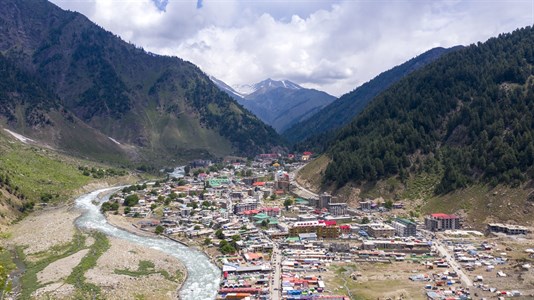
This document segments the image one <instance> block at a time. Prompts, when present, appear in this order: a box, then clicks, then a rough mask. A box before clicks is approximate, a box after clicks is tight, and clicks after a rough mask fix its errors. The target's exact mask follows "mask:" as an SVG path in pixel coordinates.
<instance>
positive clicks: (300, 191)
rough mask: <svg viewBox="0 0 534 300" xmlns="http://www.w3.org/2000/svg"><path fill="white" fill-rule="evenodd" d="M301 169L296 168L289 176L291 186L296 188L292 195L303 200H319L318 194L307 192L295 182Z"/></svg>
mask: <svg viewBox="0 0 534 300" xmlns="http://www.w3.org/2000/svg"><path fill="white" fill-rule="evenodd" d="M302 167H304V166H302ZM302 167H298V168H297V169H296V170H294V171H293V172H291V174H290V175H289V178H290V181H291V184H292V185H293V186H294V187H295V188H296V190H294V191H293V193H295V194H297V195H299V196H300V197H304V198H319V195H318V194H316V193H314V192H312V191H310V190H308V189H307V188H305V187H303V186H302V185H300V184H299V183H298V182H297V180H296V178H297V173H298V172H299V170H300V169H302Z"/></svg>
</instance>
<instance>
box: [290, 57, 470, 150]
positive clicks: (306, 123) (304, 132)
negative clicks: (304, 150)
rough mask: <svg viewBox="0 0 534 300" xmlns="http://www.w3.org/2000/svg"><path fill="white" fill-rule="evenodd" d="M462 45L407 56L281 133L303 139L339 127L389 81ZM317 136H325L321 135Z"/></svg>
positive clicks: (293, 138) (394, 80) (357, 112)
mask: <svg viewBox="0 0 534 300" xmlns="http://www.w3.org/2000/svg"><path fill="white" fill-rule="evenodd" d="M461 48H462V46H457V47H452V48H448V49H445V48H441V47H439V48H434V49H431V50H428V51H427V52H425V53H423V54H421V55H419V56H417V57H415V58H412V59H410V60H408V61H407V62H405V63H403V64H401V65H398V66H396V67H394V68H392V69H390V70H388V71H385V72H383V73H381V74H379V75H378V76H376V77H375V78H373V79H372V80H370V81H369V82H367V83H364V84H363V85H361V86H360V87H358V88H356V89H355V90H353V91H351V92H349V93H347V94H344V95H342V96H341V97H340V98H339V99H337V100H335V101H333V102H332V103H330V104H329V105H327V106H325V107H324V108H322V109H321V110H320V111H318V112H316V113H315V114H314V115H313V117H308V118H307V119H305V120H302V121H300V122H297V123H295V124H293V125H292V126H291V127H289V128H287V130H285V131H284V132H283V133H282V136H283V137H284V138H285V139H286V140H287V141H289V142H291V143H297V142H302V141H304V140H306V139H307V138H310V137H317V136H320V135H321V134H322V133H325V132H328V131H331V130H335V129H337V128H341V127H342V126H344V125H346V124H348V123H349V122H350V121H351V120H352V118H354V117H355V116H356V115H358V114H359V113H360V112H361V111H362V110H363V109H364V108H365V107H366V106H367V104H368V103H369V102H370V101H371V100H373V98H374V97H376V96H377V95H378V94H380V93H381V92H383V91H385V90H386V89H387V88H389V87H390V86H391V85H393V84H395V83H396V82H397V81H399V80H400V79H402V78H403V77H405V76H406V75H408V74H410V73H412V72H413V71H416V70H418V69H420V68H422V67H424V66H426V65H428V64H430V63H432V62H433V61H435V60H437V59H438V58H440V57H441V56H442V55H444V54H446V53H449V52H452V51H456V50H458V49H461ZM319 139H320V140H323V139H324V137H322V136H320V138H319Z"/></svg>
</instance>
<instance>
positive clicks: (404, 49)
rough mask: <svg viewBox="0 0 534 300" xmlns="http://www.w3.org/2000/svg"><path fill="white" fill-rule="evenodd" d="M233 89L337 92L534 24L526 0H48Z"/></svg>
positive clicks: (533, 10)
mask: <svg viewBox="0 0 534 300" xmlns="http://www.w3.org/2000/svg"><path fill="white" fill-rule="evenodd" d="M51 1H52V2H53V3H55V4H56V5H58V6H60V7H61V8H63V9H69V10H73V11H78V12H80V13H82V14H84V15H85V16H87V17H88V18H89V19H90V20H92V21H93V22H95V23H97V24H99V25H100V26H102V27H104V28H105V29H107V30H109V31H111V32H113V33H115V34H117V35H119V36H120V37H121V38H122V39H123V40H125V41H127V42H131V43H133V44H135V45H137V46H139V47H143V48H144V49H145V50H147V51H150V52H153V53H156V54H161V55H171V56H178V57H181V58H183V59H185V60H188V61H191V62H192V63H194V64H196V65H197V66H199V67H200V68H201V69H202V70H203V71H204V72H206V73H207V74H209V75H213V76H215V77H217V78H218V79H220V80H222V81H224V82H226V83H227V84H229V85H232V86H239V85H245V84H252V83H256V82H259V81H262V80H264V79H267V78H272V79H275V80H282V79H285V80H291V81H293V82H295V83H297V84H300V85H301V86H304V87H308V88H315V89H319V90H323V91H326V92H328V93H330V94H332V95H334V96H340V95H342V94H344V93H347V92H349V91H351V90H354V89H355V88H356V87H358V86H360V85H362V84H363V83H365V82H367V81H369V80H371V79H372V78H374V77H375V76H376V75H378V74H380V73H381V72H383V71H386V70H388V69H390V68H392V67H394V66H396V65H399V64H402V63H403V62H405V61H407V60H409V59H411V58H413V57H415V56H417V55H419V54H421V53H423V52H425V51H427V50H429V49H431V48H434V47H452V46H456V45H469V44H473V43H477V42H479V41H481V42H484V41H486V40H487V39H488V38H490V37H493V36H497V35H498V34H500V33H505V32H511V31H513V30H515V29H517V28H521V27H525V26H530V25H532V24H534V0H508V1H497V0H469V1H463V0H450V1H432V0H414V1H410V0H390V1H385V0H329V1H326V0H288V1H282V0H51Z"/></svg>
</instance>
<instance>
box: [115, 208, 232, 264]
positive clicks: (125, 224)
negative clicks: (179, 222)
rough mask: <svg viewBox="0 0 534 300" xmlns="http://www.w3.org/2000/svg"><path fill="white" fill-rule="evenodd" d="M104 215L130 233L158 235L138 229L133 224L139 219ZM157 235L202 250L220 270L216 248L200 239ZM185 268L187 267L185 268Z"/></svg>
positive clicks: (149, 235)
mask: <svg viewBox="0 0 534 300" xmlns="http://www.w3.org/2000/svg"><path fill="white" fill-rule="evenodd" d="M105 216H106V219H107V220H108V222H109V223H110V224H111V225H113V226H115V227H117V228H120V229H122V230H125V231H128V232H130V233H133V234H137V235H142V236H147V237H158V235H156V234H154V233H152V232H149V231H145V230H142V229H140V228H139V227H137V226H136V225H135V223H136V222H138V221H139V219H138V218H128V217H124V216H122V215H115V214H111V213H106V214H105ZM159 237H165V238H167V239H169V240H171V241H173V242H176V243H180V244H182V245H184V246H186V247H189V248H193V249H196V250H198V251H200V252H202V253H203V254H204V255H206V257H208V258H209V260H210V261H211V262H212V263H213V264H214V265H216V266H217V267H218V268H219V269H220V270H222V265H221V263H220V262H219V261H218V260H217V256H218V255H220V252H219V251H218V250H216V249H215V248H207V247H205V246H202V244H201V243H202V241H200V240H190V239H188V240H183V239H179V238H177V237H173V236H167V235H162V236H159ZM186 270H187V269H186Z"/></svg>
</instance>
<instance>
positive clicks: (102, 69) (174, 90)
mask: <svg viewBox="0 0 534 300" xmlns="http://www.w3.org/2000/svg"><path fill="white" fill-rule="evenodd" d="M0 6H1V7H2V10H0V24H1V25H0V66H1V67H2V69H1V70H0V72H2V75H3V76H2V78H3V80H2V83H1V86H0V95H1V99H0V101H2V103H1V104H2V105H1V108H0V123H1V124H3V126H5V127H7V128H9V129H11V130H13V131H15V132H19V133H22V134H24V135H26V136H29V137H31V138H32V139H35V140H37V141H41V142H43V143H46V144H47V145H48V146H50V147H52V148H57V149H60V150H63V151H66V152H68V153H73V154H76V155H79V156H84V157H85V156H87V157H90V158H93V159H97V160H114V161H121V162H129V161H150V162H152V163H155V162H157V161H159V163H168V162H169V159H176V160H183V159H186V158H187V157H199V156H210V157H211V156H222V155H226V154H241V155H252V154H254V153H257V152H261V151H268V150H269V149H270V148H271V147H273V146H276V145H278V144H279V137H278V135H277V134H276V132H275V131H274V130H273V129H272V128H271V127H269V126H266V125H265V124H263V123H262V122H261V120H259V119H258V118H257V117H255V116H254V115H253V114H251V113H250V112H248V111H247V110H246V109H243V107H242V106H241V105H240V104H238V103H236V102H235V101H234V100H233V99H232V98H230V97H228V96H227V95H226V94H225V93H222V92H220V91H219V89H218V88H217V87H216V86H215V85H214V84H213V83H212V81H211V80H210V79H209V78H208V76H206V75H205V74H204V73H203V72H202V71H201V70H200V69H199V68H197V67H196V66H195V65H193V64H191V63H189V62H186V61H183V60H182V59H179V58H177V57H166V56H158V55H154V54H151V53H148V52H146V51H144V50H143V49H140V48H137V47H135V46H134V45H131V44H128V43H126V42H124V41H122V40H121V39H120V38H119V37H117V36H115V35H114V34H112V33H110V32H107V31H105V30H104V29H102V28H100V27H99V26H97V25H95V24H94V23H92V22H91V21H89V20H88V19H87V18H86V17H85V16H83V15H81V14H79V13H76V12H70V11H64V10H62V9H60V8H58V7H57V6H55V5H54V4H52V3H49V2H48V1H44V0H20V1H19V0H16V1H15V0H0Z"/></svg>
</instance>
